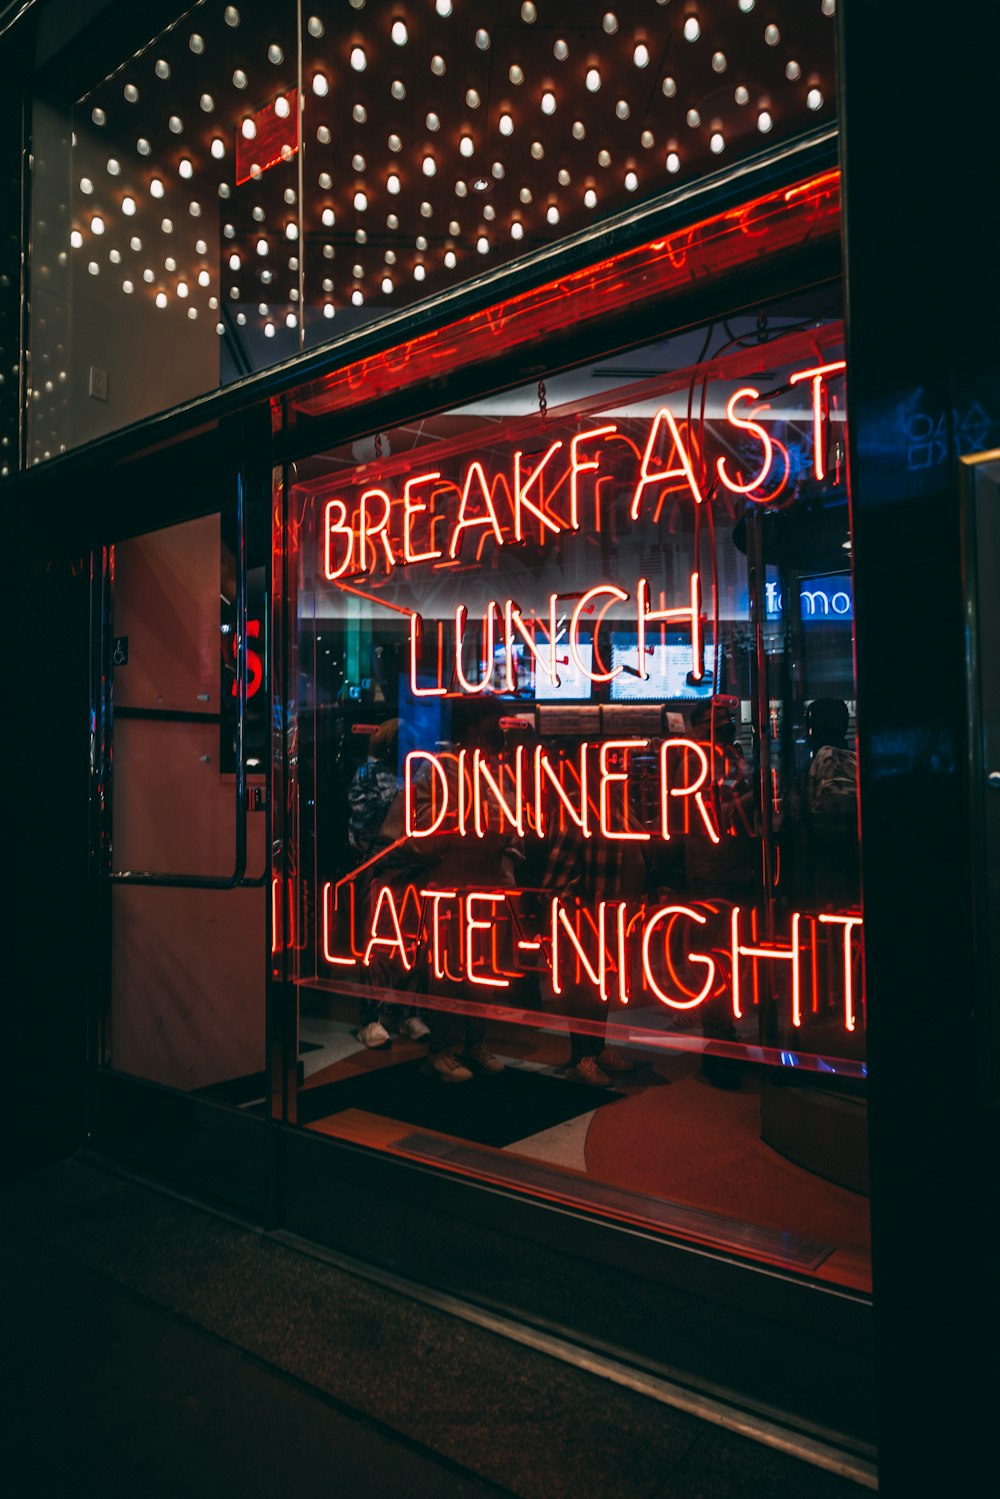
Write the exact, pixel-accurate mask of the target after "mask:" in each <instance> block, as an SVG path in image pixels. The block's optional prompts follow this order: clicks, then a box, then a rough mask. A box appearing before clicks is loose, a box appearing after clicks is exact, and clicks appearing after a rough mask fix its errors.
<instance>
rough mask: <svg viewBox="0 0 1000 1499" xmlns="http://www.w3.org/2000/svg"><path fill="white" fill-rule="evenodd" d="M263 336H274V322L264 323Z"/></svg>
mask: <svg viewBox="0 0 1000 1499" xmlns="http://www.w3.org/2000/svg"><path fill="white" fill-rule="evenodd" d="M264 337H265V338H273V337H274V324H273V323H265V324H264Z"/></svg>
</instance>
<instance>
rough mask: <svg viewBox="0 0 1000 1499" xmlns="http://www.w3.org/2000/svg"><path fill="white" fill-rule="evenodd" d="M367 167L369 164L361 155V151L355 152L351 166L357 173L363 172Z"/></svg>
mask: <svg viewBox="0 0 1000 1499" xmlns="http://www.w3.org/2000/svg"><path fill="white" fill-rule="evenodd" d="M367 165H368V163H367V162H366V161H365V158H364V157H363V156H362V155H361V152H360V151H355V153H354V155H353V156H352V157H351V166H352V167H353V168H354V170H355V171H356V172H363V171H364V170H365V167H366V166H367Z"/></svg>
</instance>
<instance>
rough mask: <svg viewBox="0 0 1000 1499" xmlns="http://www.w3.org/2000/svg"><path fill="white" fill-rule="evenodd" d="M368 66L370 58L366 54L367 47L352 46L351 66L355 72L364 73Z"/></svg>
mask: <svg viewBox="0 0 1000 1499" xmlns="http://www.w3.org/2000/svg"><path fill="white" fill-rule="evenodd" d="M367 66H368V59H367V57H366V56H365V49H364V47H352V48H351V67H352V68H353V69H354V71H355V73H363V72H364V71H365V68H367Z"/></svg>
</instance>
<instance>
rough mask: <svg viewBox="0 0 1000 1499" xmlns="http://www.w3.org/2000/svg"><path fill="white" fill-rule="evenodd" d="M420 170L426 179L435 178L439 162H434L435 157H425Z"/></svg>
mask: <svg viewBox="0 0 1000 1499" xmlns="http://www.w3.org/2000/svg"><path fill="white" fill-rule="evenodd" d="M420 170H421V171H422V172H423V174H424V176H425V177H433V176H434V173H435V172H436V171H437V162H436V161H435V160H434V158H433V156H425V157H424V159H423V161H422V162H421V163H420Z"/></svg>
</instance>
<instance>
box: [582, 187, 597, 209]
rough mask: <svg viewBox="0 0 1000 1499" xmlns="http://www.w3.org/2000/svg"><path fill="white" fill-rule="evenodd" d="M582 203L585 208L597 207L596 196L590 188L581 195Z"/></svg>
mask: <svg viewBox="0 0 1000 1499" xmlns="http://www.w3.org/2000/svg"><path fill="white" fill-rule="evenodd" d="M583 202H584V207H585V208H596V207H597V194H596V193H595V192H594V189H593V188H592V187H588V188H587V191H586V192H585V193H584V195H583Z"/></svg>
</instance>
